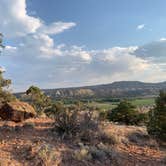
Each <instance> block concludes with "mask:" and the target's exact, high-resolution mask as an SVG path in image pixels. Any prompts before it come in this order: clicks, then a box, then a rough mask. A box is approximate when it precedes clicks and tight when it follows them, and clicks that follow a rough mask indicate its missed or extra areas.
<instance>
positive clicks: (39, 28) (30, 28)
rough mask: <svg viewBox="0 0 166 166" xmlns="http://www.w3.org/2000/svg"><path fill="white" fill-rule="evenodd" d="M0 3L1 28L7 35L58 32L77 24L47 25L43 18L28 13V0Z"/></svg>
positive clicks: (3, 1) (11, 0)
mask: <svg viewBox="0 0 166 166" xmlns="http://www.w3.org/2000/svg"><path fill="white" fill-rule="evenodd" d="M0 4H1V5H0V22H1V24H0V30H1V32H2V33H3V34H4V35H5V36H6V37H18V36H25V35H27V34H31V33H36V32H39V33H45V34H57V33H61V32H63V31H64V30H66V29H69V28H71V27H73V26H75V23H73V22H69V23H64V22H55V23H52V24H51V25H45V24H44V21H42V20H41V19H39V18H36V17H33V16H29V15H28V14H27V10H26V0H0Z"/></svg>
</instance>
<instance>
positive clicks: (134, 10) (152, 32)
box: [0, 0, 166, 91]
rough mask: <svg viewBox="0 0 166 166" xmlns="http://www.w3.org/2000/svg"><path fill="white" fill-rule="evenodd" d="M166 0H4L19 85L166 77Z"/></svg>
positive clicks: (11, 73) (6, 59) (0, 1)
mask: <svg viewBox="0 0 166 166" xmlns="http://www.w3.org/2000/svg"><path fill="white" fill-rule="evenodd" d="M165 6H166V1H165V0H157V1H156V0H146V1H145V0H125V1H124V0H116V1H115V0H84V1H82V0H68V1H67V0H47V1H41V0H27V1H25V0H0V21H1V25H0V32H2V33H3V34H4V40H5V45H6V49H5V50H4V51H3V54H2V55H3V56H1V57H0V66H1V67H3V68H5V70H6V72H5V76H6V77H9V78H11V79H12V80H13V86H12V88H13V89H14V91H23V90H25V89H27V88H28V87H29V86H30V85H37V86H39V87H41V88H59V87H69V86H82V85H93V84H101V83H110V82H113V81H120V80H139V81H146V82H158V81H165V80H166V74H165V72H166V56H165V53H166V10H165Z"/></svg>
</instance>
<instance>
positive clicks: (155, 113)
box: [147, 91, 166, 141]
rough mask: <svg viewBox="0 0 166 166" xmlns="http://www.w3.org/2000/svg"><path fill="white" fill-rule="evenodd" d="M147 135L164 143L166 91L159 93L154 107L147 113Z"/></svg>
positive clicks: (165, 131) (165, 135)
mask: <svg viewBox="0 0 166 166" xmlns="http://www.w3.org/2000/svg"><path fill="white" fill-rule="evenodd" d="M147 129H148V132H149V134H151V135H153V136H155V137H157V138H160V139H162V140H164V141H166V91H160V94H159V96H158V98H157V99H156V106H155V108H154V109H153V110H151V111H150V112H149V123H148V125H147Z"/></svg>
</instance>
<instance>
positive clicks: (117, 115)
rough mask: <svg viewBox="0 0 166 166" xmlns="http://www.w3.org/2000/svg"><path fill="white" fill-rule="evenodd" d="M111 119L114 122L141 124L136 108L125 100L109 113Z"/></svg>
mask: <svg viewBox="0 0 166 166" xmlns="http://www.w3.org/2000/svg"><path fill="white" fill-rule="evenodd" d="M109 119H110V120H111V121H113V122H121V123H124V124H126V125H135V124H138V123H139V113H138V111H136V108H135V106H133V105H132V104H131V103H130V102H128V101H126V100H124V101H121V102H120V104H119V105H118V106H117V107H116V108H115V109H113V110H112V111H111V112H110V113H109Z"/></svg>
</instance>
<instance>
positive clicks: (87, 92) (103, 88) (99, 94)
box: [43, 81, 166, 99]
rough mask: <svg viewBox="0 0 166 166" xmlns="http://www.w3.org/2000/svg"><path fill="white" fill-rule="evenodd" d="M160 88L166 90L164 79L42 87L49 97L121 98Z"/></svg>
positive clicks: (140, 95) (137, 95)
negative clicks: (67, 86)
mask: <svg viewBox="0 0 166 166" xmlns="http://www.w3.org/2000/svg"><path fill="white" fill-rule="evenodd" d="M160 90H166V81H165V82H160V83H144V82H139V81H119V82H113V83H111V84H102V85H94V86H83V87H71V88H59V89H44V90H43V91H44V92H45V93H46V94H47V95H49V96H50V97H52V98H54V99H57V98H123V97H147V96H156V95H157V94H158V92H159V91H160Z"/></svg>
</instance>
